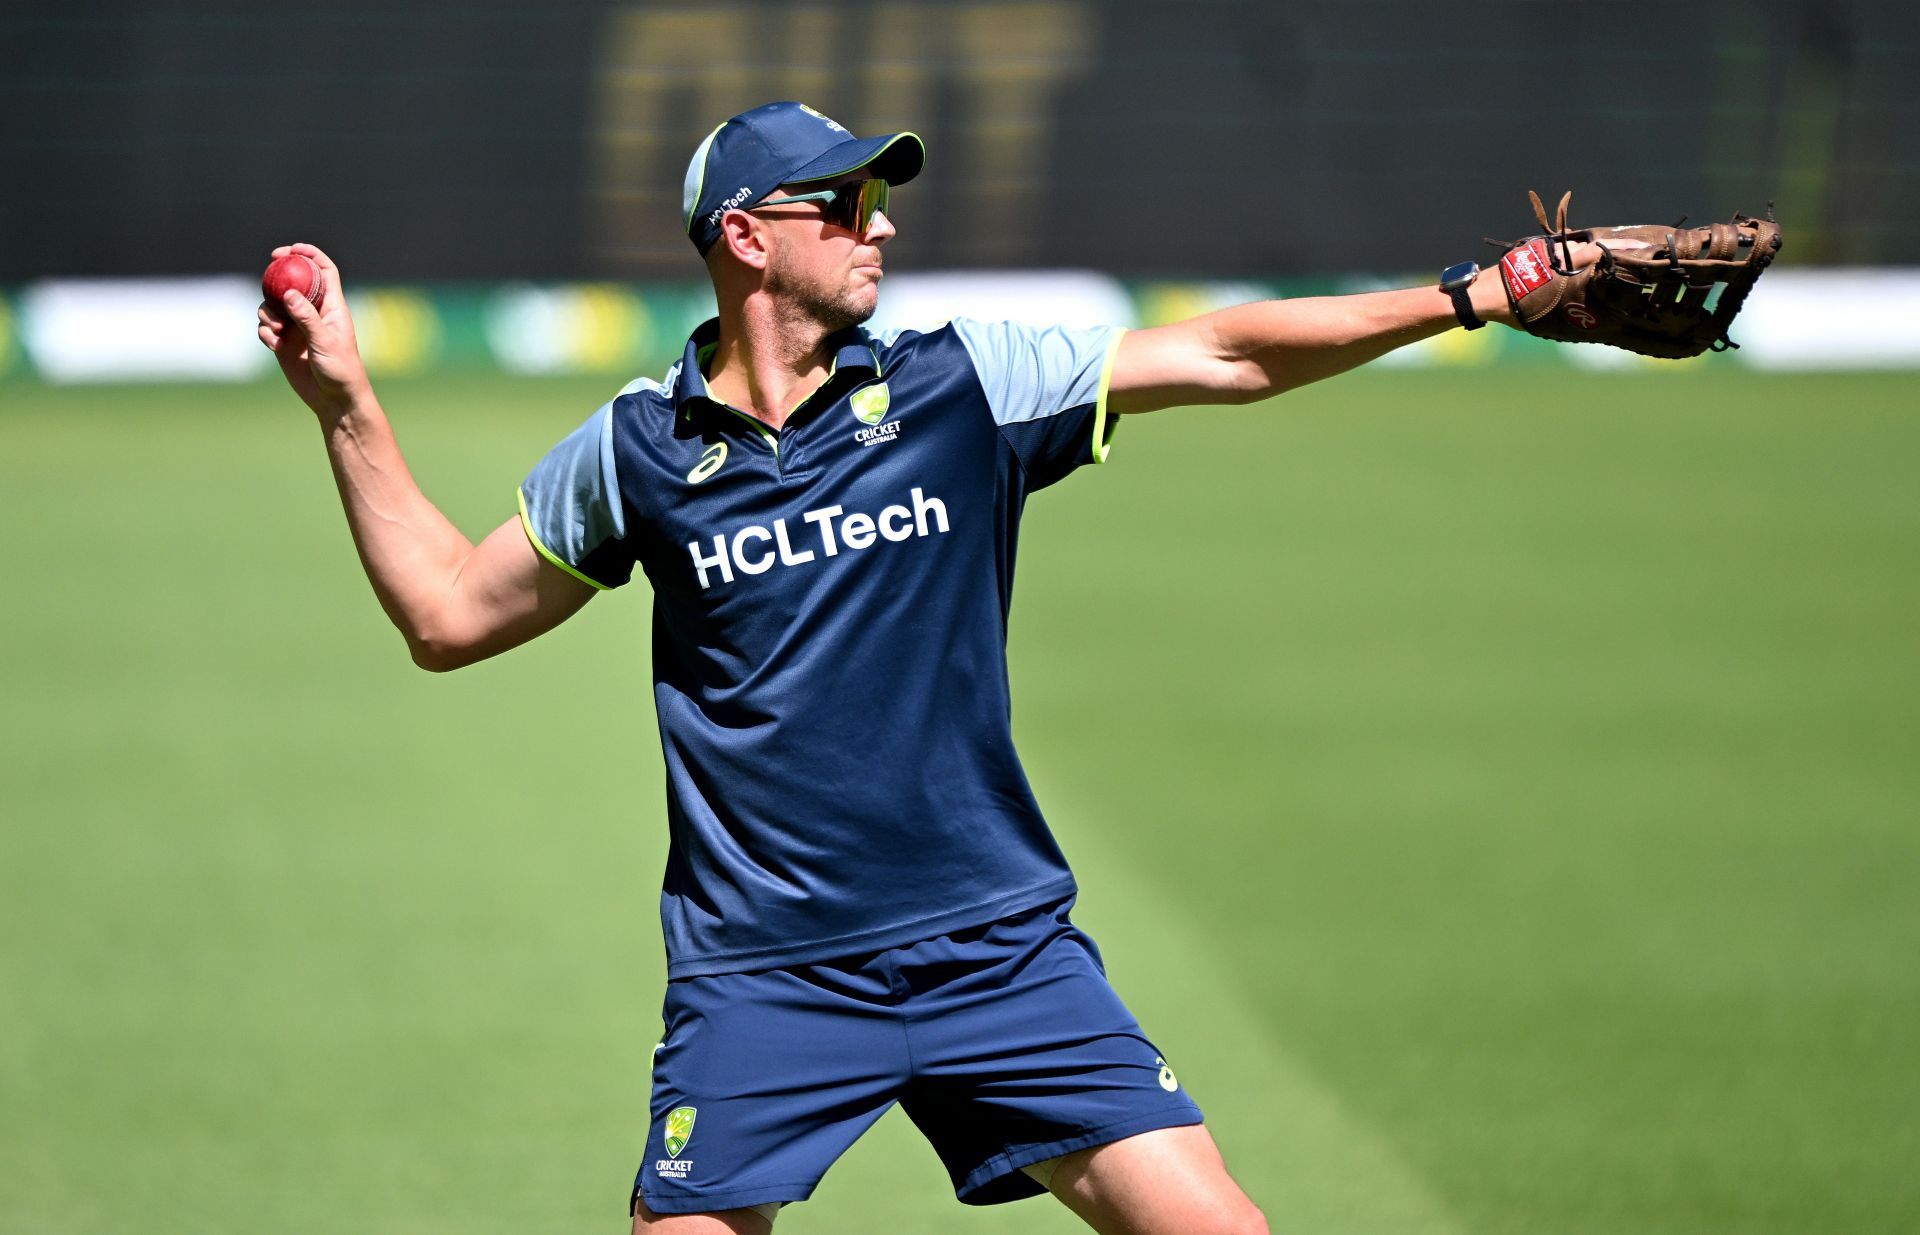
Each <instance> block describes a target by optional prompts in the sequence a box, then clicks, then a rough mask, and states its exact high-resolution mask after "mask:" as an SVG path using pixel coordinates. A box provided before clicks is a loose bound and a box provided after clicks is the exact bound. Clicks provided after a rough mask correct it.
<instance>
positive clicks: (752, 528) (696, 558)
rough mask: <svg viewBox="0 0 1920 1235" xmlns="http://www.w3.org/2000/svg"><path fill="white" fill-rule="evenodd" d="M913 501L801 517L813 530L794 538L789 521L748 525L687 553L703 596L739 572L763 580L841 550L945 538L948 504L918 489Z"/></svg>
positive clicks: (691, 544) (693, 545)
mask: <svg viewBox="0 0 1920 1235" xmlns="http://www.w3.org/2000/svg"><path fill="white" fill-rule="evenodd" d="M715 466H716V467H717V466H719V465H718V464H715ZM696 470H698V469H696ZM689 479H691V477H689ZM909 500H911V501H912V503H913V506H912V508H911V509H909V508H908V507H906V506H888V507H886V508H884V509H882V510H881V511H880V513H879V514H877V515H867V514H861V513H860V512H858V511H855V512H853V513H851V514H849V513H847V511H846V508H845V507H842V506H823V507H821V508H820V509H818V510H809V511H807V512H805V513H804V514H802V515H801V516H800V522H801V523H803V524H807V525H809V526H808V527H807V528H805V529H804V530H798V531H793V532H789V530H788V528H787V521H786V520H785V519H775V520H774V521H773V526H772V527H771V528H766V527H762V526H760V525H759V524H757V523H750V524H748V525H747V526H746V527H743V528H740V529H739V530H738V531H735V532H733V533H732V534H731V535H729V534H728V533H726V532H720V533H717V534H716V535H714V536H713V538H712V539H711V540H710V541H702V540H693V541H688V542H687V552H688V553H690V554H692V555H693V569H694V571H695V572H696V573H697V574H698V575H699V576H700V590H701V591H705V590H707V589H708V588H710V587H712V586H714V584H715V583H732V582H733V580H734V572H735V571H736V570H737V571H739V572H740V573H741V574H743V575H763V574H765V573H766V572H767V571H769V570H772V569H773V568H774V566H776V565H780V566H802V565H805V564H806V563H808V562H811V561H813V560H814V558H815V557H818V556H822V555H824V556H826V557H836V556H838V555H839V554H840V552H841V550H843V549H845V550H849V551H852V552H859V551H860V550H862V549H868V548H872V547H873V545H874V543H875V542H876V541H879V540H886V541H892V542H895V543H898V542H900V541H903V540H915V539H918V538H920V537H924V536H933V535H945V534H946V532H947V530H948V527H949V526H950V525H949V524H948V522H947V504H946V503H945V502H942V501H941V500H940V499H939V498H937V497H928V496H927V495H926V494H925V493H924V492H923V491H922V490H920V489H915V490H914V491H913V494H912V496H911V498H910V499H909ZM796 537H797V538H798V542H799V543H798V545H797V546H796V544H795V538H796Z"/></svg>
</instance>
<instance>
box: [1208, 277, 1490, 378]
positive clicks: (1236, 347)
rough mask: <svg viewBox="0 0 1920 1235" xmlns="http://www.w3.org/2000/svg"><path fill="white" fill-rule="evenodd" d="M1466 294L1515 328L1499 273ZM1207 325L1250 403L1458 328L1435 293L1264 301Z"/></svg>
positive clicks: (1484, 313)
mask: <svg viewBox="0 0 1920 1235" xmlns="http://www.w3.org/2000/svg"><path fill="white" fill-rule="evenodd" d="M1469 294H1470V295H1471V297H1472V299H1473V303H1474V310H1475V312H1476V314H1477V315H1478V316H1479V317H1480V319H1481V320H1482V321H1487V322H1507V321H1510V318H1511V314H1510V311H1509V310H1508V308H1507V303H1506V295H1505V293H1504V292H1503V291H1502V290H1501V288H1500V281H1499V276H1498V274H1497V273H1496V274H1491V275H1482V276H1481V277H1480V278H1479V279H1478V280H1476V281H1475V283H1474V285H1473V287H1472V288H1471V289H1469ZM1209 320H1210V324H1211V325H1212V328H1213V334H1214V338H1215V347H1216V348H1217V354H1218V355H1219V356H1220V357H1221V358H1222V359H1225V360H1228V361H1229V362H1231V363H1233V364H1235V365H1236V367H1237V368H1238V369H1239V370H1240V378H1241V380H1242V381H1243V382H1244V383H1245V386H1244V387H1243V389H1244V390H1245V393H1246V394H1247V396H1248V398H1249V399H1252V400H1257V399H1264V398H1268V397H1270V396H1272V395H1276V394H1280V393H1281V392H1283V391H1287V390H1291V389H1293V388H1295V387H1297V386H1304V385H1306V384H1307V383H1309V382H1317V381H1319V380H1320V379H1322V378H1326V377H1332V376H1333V375H1335V374H1336V373H1345V372H1346V371H1347V370H1349V369H1353V368H1357V367H1359V366H1360V365H1363V364H1366V363H1367V362H1368V361H1370V360H1376V359H1378V358H1379V357H1381V356H1384V355H1386V354H1387V353H1388V352H1390V351H1393V350H1395V349H1396V348H1400V347H1405V346H1406V345H1407V344H1409V343H1417V342H1419V341H1420V340H1422V339H1426V338H1430V337H1432V336H1434V335H1436V334H1440V333H1441V332H1443V331H1446V330H1451V329H1455V328H1457V327H1458V326H1459V325H1460V321H1459V318H1458V316H1457V315H1456V314H1455V313H1454V308H1453V300H1452V298H1451V297H1449V296H1448V295H1447V294H1446V293H1445V292H1443V291H1441V290H1440V289H1439V288H1437V287H1413V288H1405V289H1402V290H1399V291H1388V292H1362V293H1359V294H1357V295H1349V296H1317V297H1310V298H1306V299H1300V300H1269V301H1262V302H1260V303H1257V304H1248V305H1239V306H1236V307H1234V308H1231V309H1225V310H1222V311H1221V312H1219V313H1216V314H1213V315H1212V317H1211V319H1209Z"/></svg>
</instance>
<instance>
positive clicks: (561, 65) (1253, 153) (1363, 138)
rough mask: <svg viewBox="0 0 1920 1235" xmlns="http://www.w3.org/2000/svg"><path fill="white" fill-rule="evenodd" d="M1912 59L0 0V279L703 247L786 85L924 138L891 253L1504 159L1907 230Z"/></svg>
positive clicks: (1568, 33) (1179, 235)
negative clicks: (734, 141) (733, 170)
mask: <svg viewBox="0 0 1920 1235" xmlns="http://www.w3.org/2000/svg"><path fill="white" fill-rule="evenodd" d="M1916 75H1920V17H1916V11H1915V9H1914V8H1913V7H1911V6H1909V5H1905V4H1896V3H1893V2H1891V0H1823V2H1817V3H1815V2H1808V3H1801V2H1798V0H1790V2H1781V3H1773V4H1766V3H1747V4H1735V3H1727V2H1724V0H1710V2H1707V3H1701V4H1696V5H1691V6H1684V7H1683V6H1675V5H1660V4H1650V3H1638V2H1621V3H1589V4H1582V5H1572V4H1566V3H1556V2H1520V0H1493V2H1486V3H1468V4H1442V3H1434V2H1432V0H1351V2H1348V3H1343V4H1338V5H1329V6H1324V7H1319V8H1315V9H1312V10H1309V9H1307V8H1305V7H1304V6H1283V5H1274V4H1259V3H1244V2H1238V0H1188V2H1184V3H1182V2H1177V0H1176V2H1171V3H1170V2H1166V0H1160V2H1157V3H1106V4H1103V3H1094V2H1092V0H1032V2H1012V0H1008V2H1003V3H957V4H925V3H906V2H901V0H885V2H882V0H828V2H822V3H810V4H782V3H770V2H765V0H748V2H741V3H716V4H703V5H692V4H685V3H622V4H615V3H575V4H568V3H553V4H487V3H473V4H463V5H457V6H455V5H447V4H437V3H426V2H423V0H387V2H386V3H382V4H378V5H374V4H362V3H354V4H342V5H335V6H291V5H289V6H278V7H269V6H263V5H259V4H251V5H240V4H215V3H207V2H204V0H189V2H183V3H171V4H158V3H131V2H127V0H121V2H118V3H112V2H109V3H92V4H87V5H62V6H52V5H47V6H34V5H23V6H13V5H10V6H8V7H7V8H6V11H5V13H4V15H0V282H18V281H22V280H27V279H33V278H38V277H42V276H48V275H75V274H78V275H103V274H182V273H198V272H205V271H222V270H245V269H251V268H253V267H255V266H257V265H259V263H260V258H261V257H262V255H263V254H264V252H265V250H266V249H267V248H268V247H270V246H271V245H272V244H275V243H280V242H284V241H285V240H287V239H291V238H296V237H297V238H304V239H311V240H313V241H315V242H317V243H320V244H323V245H326V246H328V247H329V248H330V249H332V250H334V251H335V253H336V256H337V257H339V258H340V259H341V261H342V262H343V264H345V265H347V266H348V267H349V269H350V270H351V272H352V273H353V274H354V275H356V276H357V277H358V278H361V279H367V278H375V279H458V278H512V277H526V278H597V277H608V278H650V277H675V278H686V277H693V276H697V274H698V267H697V265H696V264H695V263H694V260H693V257H692V251H691V249H690V247H689V246H687V244H686V243H685V241H684V240H683V239H682V238H681V236H680V234H679V231H678V217H677V216H678V211H679V199H680V181H681V176H682V173H683V171H684V168H685V165H686V159H687V157H688V155H689V154H690V153H691V151H692V149H693V147H694V145H695V144H696V143H697V142H698V141H699V140H700V138H701V137H702V136H703V135H704V134H705V133H706V131H707V130H708V129H710V128H711V127H712V126H713V124H715V123H716V122H717V121H719V120H720V119H722V118H724V117H725V116H726V115H729V114H731V113H732V112H735V111H738V110H741V109H743V108H745V107H748V106H752V105H753V104H756V103H759V102H764V101H766V100H767V99H770V98H780V97H798V98H801V99H804V100H806V101H808V102H810V103H812V104H813V105H815V106H817V107H820V108H821V109H822V110H824V111H826V112H828V113H829V114H831V115H834V116H835V117H837V118H838V119H840V120H842V121H843V122H845V123H847V124H848V125H850V126H851V127H853V128H854V129H855V130H856V131H860V132H866V131H875V130H880V129H893V128H903V127H904V128H912V129H915V130H916V131H918V132H920V133H921V134H922V135H924V136H925V137H926V138H927V140H928V143H929V146H930V148H931V152H932V158H931V161H930V163H929V167H928V170H927V173H926V174H925V175H924V176H923V177H922V178H921V179H920V180H919V181H917V182H916V183H915V184H914V185H913V186H912V187H911V189H910V190H908V191H906V192H904V193H903V194H901V195H900V196H899V197H898V198H897V199H896V209H895V212H894V213H895V216H896V221H897V222H898V223H899V224H900V226H901V235H900V237H899V239H898V241H897V242H896V246H895V256H896V260H899V261H901V262H902V263H903V265H906V266H909V267H912V268H922V269H925V268H934V267H993V266H1006V265H1020V266H1088V267H1096V268H1100V269H1105V270H1109V271H1112V272H1114V273H1117V274H1122V275H1138V276H1159V275H1166V276H1189V275H1198V276H1217V277H1234V276H1264V277H1272V276H1285V275H1299V274H1314V273H1328V272H1336V271H1346V270H1382V271H1384V270H1424V269H1426V268H1428V267H1437V266H1438V265H1441V264H1444V263H1445V262H1448V261H1452V260H1455V259H1457V258H1458V257H1460V256H1463V255H1473V254H1475V253H1476V251H1477V250H1478V239H1479V237H1480V236H1482V235H1483V234H1493V235H1507V234H1518V233H1520V232H1521V231H1524V230H1526V229H1527V228H1528V227H1529V226H1530V222H1531V220H1530V217H1529V215H1528V213H1527V210H1526V207H1525V205H1524V197H1523V195H1524V191H1525V190H1526V189H1527V188H1529V187H1533V188H1538V189H1540V190H1541V192H1542V193H1543V194H1557V193H1558V192H1559V191H1560V190H1561V189H1564V188H1569V187H1570V188H1574V189H1575V190H1576V196H1575V211H1574V217H1575V221H1576V222H1579V221H1583V220H1584V221H1594V222H1599V221H1610V222H1641V221H1650V220H1665V219H1669V218H1671V217H1673V216H1675V215H1677V214H1679V213H1681V212H1683V211H1685V212H1689V213H1691V214H1693V215H1694V216H1696V217H1707V216H1715V215H1721V216H1724V215H1726V214H1729V213H1731V212H1732V211H1734V210H1736V209H1741V210H1747V211H1758V210H1760V209H1761V208H1763V207H1764V206H1765V204H1766V202H1767V201H1768V200H1769V199H1772V200H1775V201H1777V202H1778V208H1779V212H1780V214H1781V216H1782V218H1783V219H1784V220H1785V221H1786V222H1787V223H1788V224H1789V226H1790V228H1791V229H1792V230H1791V235H1792V243H1793V250H1792V254H1791V256H1792V257H1793V258H1794V259H1796V260H1797V261H1799V262H1809V261H1825V262H1833V263H1855V264H1885V263H1920V239H1916V237H1915V234H1914V230H1913V229H1912V228H1911V227H1910V226H1908V225H1906V224H1905V222H1904V220H1901V219H1900V216H1899V215H1897V214H1896V212H1897V211H1899V210H1901V208H1902V207H1904V206H1906V205H1909V204H1910V203H1912V202H1913V201H1915V200H1920V84H1917V83H1916V80H1915V79H1916ZM1897 220H1899V221H1897Z"/></svg>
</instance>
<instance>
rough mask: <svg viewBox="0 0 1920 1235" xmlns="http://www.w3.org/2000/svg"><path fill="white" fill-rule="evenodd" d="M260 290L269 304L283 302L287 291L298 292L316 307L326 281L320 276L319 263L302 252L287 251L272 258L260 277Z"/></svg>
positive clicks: (323, 291) (324, 288)
mask: <svg viewBox="0 0 1920 1235" xmlns="http://www.w3.org/2000/svg"><path fill="white" fill-rule="evenodd" d="M260 290H261V292H262V293H264V294H265V295H266V298H267V301H268V303H270V304H283V303H285V301H284V299H283V297H285V296H286V294H287V293H288V292H299V293H300V294H301V295H302V296H305V297H306V298H307V299H308V300H310V301H312V302H313V307H314V308H316V309H317V308H319V307H320V297H321V296H322V295H323V294H324V293H325V292H326V283H325V282H324V281H323V280H322V279H321V278H320V266H319V263H317V262H315V261H314V260H313V259H312V258H311V257H308V256H307V255H305V254H304V253H289V254H287V255H286V256H285V257H276V258H274V259H273V263H272V264H271V265H269V266H268V267H267V273H266V274H264V275H262V276H261V278H260Z"/></svg>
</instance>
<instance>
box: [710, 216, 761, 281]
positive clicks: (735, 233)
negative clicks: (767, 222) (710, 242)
mask: <svg viewBox="0 0 1920 1235" xmlns="http://www.w3.org/2000/svg"><path fill="white" fill-rule="evenodd" d="M720 243H721V244H724V245H726V246H727V250H728V252H730V253H732V254H733V256H734V258H735V260H737V261H738V262H739V263H740V264H741V265H743V266H746V267H748V268H749V269H752V270H765V269H766V268H767V230H766V228H764V227H762V226H761V224H760V220H758V219H756V218H754V217H753V216H752V215H750V214H748V213H747V212H746V211H744V210H729V211H727V212H726V213H725V214H723V215H721V216H720Z"/></svg>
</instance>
